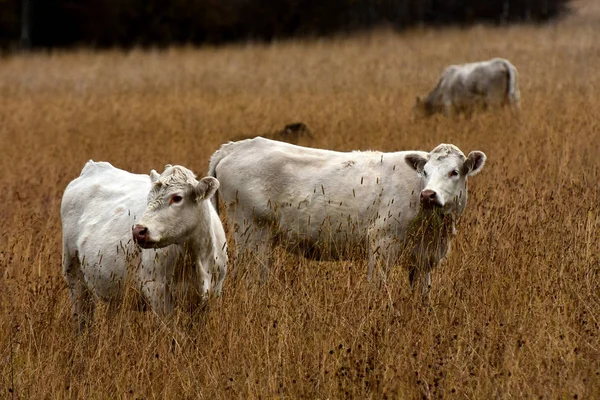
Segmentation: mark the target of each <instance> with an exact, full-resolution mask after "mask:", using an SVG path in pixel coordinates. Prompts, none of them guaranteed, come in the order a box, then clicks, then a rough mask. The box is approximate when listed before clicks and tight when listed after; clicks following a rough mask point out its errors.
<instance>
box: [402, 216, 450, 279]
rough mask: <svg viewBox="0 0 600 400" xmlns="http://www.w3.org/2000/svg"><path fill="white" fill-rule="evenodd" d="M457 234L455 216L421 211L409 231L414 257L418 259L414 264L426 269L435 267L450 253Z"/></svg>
mask: <svg viewBox="0 0 600 400" xmlns="http://www.w3.org/2000/svg"><path fill="white" fill-rule="evenodd" d="M455 233H456V229H455V216H454V214H439V213H436V212H426V211H423V210H421V211H420V212H419V214H417V217H416V218H415V220H414V221H413V222H412V224H411V227H410V229H409V237H410V240H411V241H412V246H413V251H414V252H413V255H414V256H415V257H417V259H416V260H414V262H415V263H417V264H420V265H421V267H423V268H426V269H429V268H433V267H435V265H437V264H438V263H439V262H440V261H441V259H442V258H444V257H445V256H446V254H447V253H448V249H449V245H450V241H451V240H452V237H453V236H454V235H455Z"/></svg>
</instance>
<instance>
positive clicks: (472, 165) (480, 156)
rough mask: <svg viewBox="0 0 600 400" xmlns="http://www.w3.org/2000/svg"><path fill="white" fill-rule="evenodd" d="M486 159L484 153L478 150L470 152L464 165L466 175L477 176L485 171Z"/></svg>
mask: <svg viewBox="0 0 600 400" xmlns="http://www.w3.org/2000/svg"><path fill="white" fill-rule="evenodd" d="M486 159H487V157H486V155H485V153H484V152H482V151H478V150H476V151H472V152H470V153H469V156H468V157H467V160H466V161H465V164H464V165H463V171H464V173H465V175H467V176H473V175H477V174H478V173H479V172H480V171H481V170H482V169H483V165H484V164H485V160H486Z"/></svg>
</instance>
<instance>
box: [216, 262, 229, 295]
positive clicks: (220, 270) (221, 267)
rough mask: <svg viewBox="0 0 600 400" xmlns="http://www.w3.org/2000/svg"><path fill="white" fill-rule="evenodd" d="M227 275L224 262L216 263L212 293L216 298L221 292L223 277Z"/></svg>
mask: <svg viewBox="0 0 600 400" xmlns="http://www.w3.org/2000/svg"><path fill="white" fill-rule="evenodd" d="M226 274H227V265H226V264H225V263H224V262H221V261H217V264H216V274H215V275H216V276H215V289H214V293H215V294H216V295H217V296H220V295H221V292H222V291H223V281H224V280H225V275H226Z"/></svg>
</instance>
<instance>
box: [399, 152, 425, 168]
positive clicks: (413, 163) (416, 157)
mask: <svg viewBox="0 0 600 400" xmlns="http://www.w3.org/2000/svg"><path fill="white" fill-rule="evenodd" d="M428 159H429V156H426V157H423V155H422V154H419V153H411V154H407V155H406V156H405V157H404V161H406V163H407V164H408V166H409V167H411V168H412V169H414V170H415V171H417V172H421V171H423V167H424V166H425V164H426V163H427V161H428Z"/></svg>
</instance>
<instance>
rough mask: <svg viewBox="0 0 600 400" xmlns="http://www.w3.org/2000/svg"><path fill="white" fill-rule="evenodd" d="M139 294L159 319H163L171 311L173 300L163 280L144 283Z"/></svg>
mask: <svg viewBox="0 0 600 400" xmlns="http://www.w3.org/2000/svg"><path fill="white" fill-rule="evenodd" d="M141 292H142V296H143V297H144V299H145V300H146V301H147V302H148V304H150V307H151V308H152V310H153V311H154V312H155V313H156V314H158V316H159V317H161V318H163V317H164V316H166V315H169V314H170V313H171V312H172V311H173V298H172V296H171V292H170V290H169V288H168V286H167V283H166V282H165V281H164V280H162V279H158V280H152V281H146V282H144V283H143V284H142V287H141Z"/></svg>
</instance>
